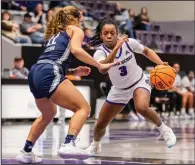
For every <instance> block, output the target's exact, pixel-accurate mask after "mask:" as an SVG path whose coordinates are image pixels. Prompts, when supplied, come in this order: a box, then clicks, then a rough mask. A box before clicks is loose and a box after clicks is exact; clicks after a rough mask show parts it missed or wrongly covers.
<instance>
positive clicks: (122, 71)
mask: <svg viewBox="0 0 195 165" xmlns="http://www.w3.org/2000/svg"><path fill="white" fill-rule="evenodd" d="M119 70H120V71H121V72H120V75H121V76H126V75H127V67H126V66H121V67H120V68H119Z"/></svg>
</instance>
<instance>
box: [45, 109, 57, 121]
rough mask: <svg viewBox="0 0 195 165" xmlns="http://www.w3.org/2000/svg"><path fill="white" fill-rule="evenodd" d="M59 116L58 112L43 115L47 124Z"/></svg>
mask: <svg viewBox="0 0 195 165" xmlns="http://www.w3.org/2000/svg"><path fill="white" fill-rule="evenodd" d="M56 114H57V111H53V112H50V113H48V114H46V115H43V119H44V120H45V121H46V122H50V121H51V120H52V119H53V118H54V117H55V116H56Z"/></svg>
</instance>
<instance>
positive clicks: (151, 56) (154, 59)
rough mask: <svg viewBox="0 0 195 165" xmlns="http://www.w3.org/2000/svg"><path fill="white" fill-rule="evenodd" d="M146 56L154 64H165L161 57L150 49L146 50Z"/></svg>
mask: <svg viewBox="0 0 195 165" xmlns="http://www.w3.org/2000/svg"><path fill="white" fill-rule="evenodd" d="M144 55H145V56H146V57H147V58H148V59H149V60H150V61H152V62H154V63H155V64H157V65H161V64H163V61H162V60H161V59H160V57H159V56H158V55H157V54H156V53H155V52H154V51H153V50H152V49H149V48H146V49H145V50H144Z"/></svg>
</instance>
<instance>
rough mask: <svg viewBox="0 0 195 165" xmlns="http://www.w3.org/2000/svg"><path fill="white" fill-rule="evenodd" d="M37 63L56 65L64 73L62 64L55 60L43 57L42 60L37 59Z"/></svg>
mask: <svg viewBox="0 0 195 165" xmlns="http://www.w3.org/2000/svg"><path fill="white" fill-rule="evenodd" d="M37 64H52V65H56V66H58V67H59V68H60V70H61V72H62V73H63V74H64V71H63V68H62V66H61V65H60V64H58V63H57V62H55V61H52V60H48V59H44V60H38V61H37Z"/></svg>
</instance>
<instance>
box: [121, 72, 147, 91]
mask: <svg viewBox="0 0 195 165" xmlns="http://www.w3.org/2000/svg"><path fill="white" fill-rule="evenodd" d="M143 76H144V73H143V72H142V76H141V78H140V79H139V80H137V81H136V82H135V83H133V84H132V85H131V86H129V87H127V88H122V89H123V90H126V89H130V88H132V87H133V86H134V85H136V84H137V83H138V82H139V81H140V80H141V79H142V78H143Z"/></svg>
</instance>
